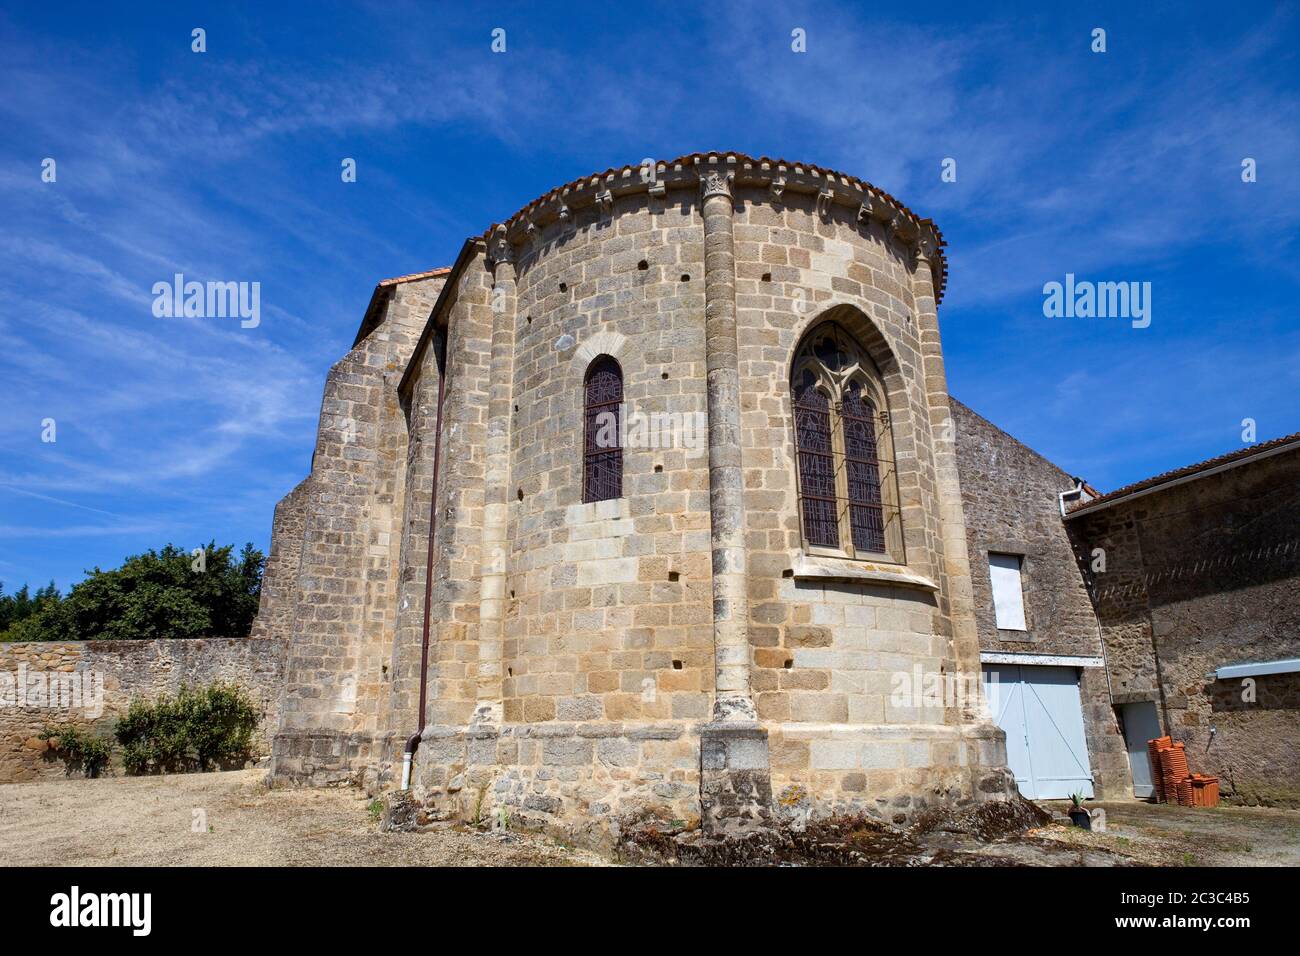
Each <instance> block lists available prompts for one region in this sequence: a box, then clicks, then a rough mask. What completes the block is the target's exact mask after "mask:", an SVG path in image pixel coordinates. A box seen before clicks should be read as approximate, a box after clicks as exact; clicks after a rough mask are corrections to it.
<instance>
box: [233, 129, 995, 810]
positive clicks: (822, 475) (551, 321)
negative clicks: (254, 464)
mask: <svg viewBox="0 0 1300 956" xmlns="http://www.w3.org/2000/svg"><path fill="white" fill-rule="evenodd" d="M942 245H943V243H942V239H941V237H940V235H939V233H938V230H937V229H936V228H935V227H934V225H933V224H932V223H931V222H929V221H928V220H924V219H921V218H919V217H917V216H916V215H915V214H913V213H912V212H911V211H909V210H908V209H907V208H906V207H904V206H903V205H902V204H901V203H899V202H898V201H897V200H895V199H893V198H892V197H890V196H888V195H886V194H885V193H883V192H881V191H879V190H877V189H874V188H873V187H871V186H870V185H868V184H866V183H864V182H862V181H860V180H857V179H855V178H853V177H850V176H846V175H844V174H841V173H837V172H834V171H831V170H825V169H821V168H818V167H814V166H807V165H800V164H794V163H787V162H784V161H779V160H768V159H755V158H750V157H747V156H742V155H738V154H712V153H711V154H696V155H692V156H687V157H683V158H681V159H678V160H674V161H672V162H667V163H657V164H647V165H645V166H642V167H625V168H622V169H618V170H611V171H608V172H606V173H601V174H597V175H594V176H591V177H587V178H584V179H581V180H577V181H575V182H573V183H570V184H568V185H566V186H563V187H560V188H558V189H555V190H552V191H551V192H550V193H548V194H546V195H545V196H543V197H541V198H540V199H538V200H537V201H535V202H533V203H531V204H529V205H528V206H527V207H525V208H524V209H522V210H520V211H519V212H518V213H516V214H515V215H513V216H511V217H510V218H509V219H507V220H505V221H504V222H502V223H501V224H499V225H496V226H493V227H491V228H489V229H488V230H487V231H486V232H485V233H484V235H483V236H482V237H479V238H475V239H471V240H469V241H468V242H466V244H465V246H464V248H463V249H462V251H461V253H460V256H459V258H458V259H457V261H456V263H455V264H454V265H453V266H452V267H451V269H450V270H439V271H436V272H432V273H425V274H421V275H416V276H407V277H403V278H401V279H395V280H390V281H388V282H386V283H383V284H381V286H380V287H379V288H378V289H377V290H376V293H375V297H374V299H373V301H372V303H371V306H370V308H369V310H368V311H367V314H366V317H365V320H364V322H363V324H362V327H361V331H360V333H359V335H358V337H357V341H356V344H355V345H354V348H353V350H352V351H351V352H350V353H349V354H348V355H347V356H346V357H345V358H344V359H343V360H342V361H341V362H340V363H339V364H338V365H336V366H335V367H334V369H332V370H331V372H330V375H329V379H328V382H327V385H326V390H325V398H324V402H323V404H322V411H321V424H320V430H319V434H318V440H317V448H316V453H315V457H314V460H313V463H312V470H311V475H310V476H309V477H308V478H307V479H306V480H305V481H304V482H303V483H302V484H301V485H300V486H299V487H298V488H297V489H295V491H294V492H293V493H292V494H291V495H290V496H289V497H288V498H286V499H285V500H284V501H283V502H281V504H280V506H279V507H278V508H277V509H276V526H275V532H274V541H273V547H272V557H271V561H270V564H269V567H268V571H267V581H266V583H265V585H264V592H263V593H264V601H263V607H262V612H261V613H262V620H261V621H259V624H258V632H259V633H262V634H276V635H279V636H281V637H282V638H283V639H284V641H285V642H286V656H285V683H284V692H283V699H282V702H281V707H280V713H281V726H280V730H279V733H278V734H277V736H276V739H275V746H274V755H273V774H274V776H275V778H276V779H277V780H279V781H281V782H300V783H311V784H320V783H329V782H333V781H341V780H357V779H361V780H369V781H370V782H372V783H375V784H379V785H397V784H398V783H399V782H400V780H399V778H400V774H401V763H402V755H403V751H404V750H406V751H408V752H409V751H411V750H414V774H413V784H414V786H415V788H416V790H417V792H418V793H419V794H420V795H421V796H422V797H423V798H424V799H426V800H427V801H428V802H430V803H431V804H433V805H434V806H435V807H437V808H439V809H443V810H447V811H449V812H459V813H462V814H470V813H480V814H484V813H489V812H492V811H493V809H494V808H495V807H497V806H506V807H509V808H510V809H511V812H512V813H514V814H516V815H524V816H526V817H530V818H533V819H536V820H537V821H539V822H564V823H568V824H581V825H592V826H605V825H607V824H609V823H610V822H613V821H617V820H620V819H624V818H627V817H630V816H634V815H637V814H642V813H646V812H655V813H662V814H667V815H670V816H673V817H679V818H691V817H703V818H704V820H705V822H706V823H709V824H727V825H730V824H733V823H740V824H743V823H744V822H746V821H748V820H752V819H755V818H758V817H763V816H766V815H768V814H770V813H771V812H773V811H775V812H778V813H784V812H789V813H804V812H809V811H813V810H817V811H829V810H834V809H860V810H865V811H867V812H870V813H873V814H876V815H878V816H881V817H883V818H886V819H890V820H896V821H903V820H906V819H908V818H909V817H910V816H912V815H913V814H914V813H915V812H917V811H918V810H919V809H921V808H923V807H925V806H929V805H933V804H936V803H959V802H968V801H972V800H976V799H984V798H1001V797H1004V796H1005V795H1006V794H1007V793H1008V792H1009V789H1010V787H1011V779H1010V775H1009V773H1008V772H1007V771H1006V769H1005V766H1006V760H1005V754H1004V749H1003V743H1002V734H1001V733H1000V732H999V731H998V730H997V728H996V727H995V726H993V724H992V723H991V722H990V721H989V720H988V718H987V716H986V715H985V714H983V713H981V708H980V706H979V703H978V699H977V697H978V695H968V694H967V695H963V694H941V695H937V696H936V695H933V694H926V693H922V694H917V693H916V692H915V691H916V689H917V688H918V687H920V686H922V684H923V683H924V686H927V687H928V686H944V687H960V686H961V685H962V683H963V682H965V683H966V684H968V685H969V684H970V683H972V682H974V683H975V684H977V683H978V680H979V673H980V659H979V641H978V635H977V623H976V611H975V606H974V603H973V601H972V592H971V578H970V569H969V566H968V552H967V538H966V527H965V524H964V521H963V515H962V499H961V491H960V487H959V484H958V475H957V460H956V455H955V451H954V443H953V431H952V428H951V421H950V412H949V404H948V395H947V389H946V384H945V376H944V369H943V358H942V352H941V348H940V341H939V329H938V322H937V317H936V305H937V303H938V300H939V298H940V296H941V294H942V289H943V285H944V281H945V264H944V259H943V253H942ZM609 434H613V435H616V436H617V438H616V439H615V440H613V441H610V440H608V435H609ZM602 435H605V436H606V437H605V438H602ZM431 539H432V543H433V547H432V549H431V548H430V540H431ZM917 675H920V676H921V677H923V678H924V679H925V680H924V682H922V681H917V682H915V683H914V682H913V677H915V676H917ZM416 733H418V734H419V736H418V738H413V737H412V735H413V734H416Z"/></svg>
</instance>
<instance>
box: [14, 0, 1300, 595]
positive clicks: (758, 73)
mask: <svg viewBox="0 0 1300 956" xmlns="http://www.w3.org/2000/svg"><path fill="white" fill-rule="evenodd" d="M1055 6H1056V5H1051V4H1041V3H1036V4H1025V5H1023V6H1006V7H1002V8H1001V10H1000V11H999V12H995V13H990V12H988V10H987V9H985V5H983V4H975V5H970V6H965V5H956V6H948V7H945V6H944V5H942V4H923V5H920V6H917V5H912V8H913V9H914V10H915V11H916V12H917V15H918V17H920V16H923V17H924V19H920V18H916V19H913V18H906V19H901V18H900V17H901V16H902V14H900V13H899V12H898V10H897V8H898V5H896V4H894V5H887V6H886V7H885V9H884V11H882V5H879V4H870V5H867V4H862V5H838V4H791V5H780V4H772V5H766V4H761V3H739V4H735V5H730V4H727V3H721V2H720V3H711V4H705V5H697V4H686V3H682V4H665V5H659V4H655V3H649V2H640V3H637V4H635V5H616V4H610V3H607V2H606V3H600V4H590V5H578V4H575V5H567V6H561V5H559V4H517V5H515V4H509V3H492V4H482V3H475V4H463V5H462V4H453V3H439V4H437V5H433V4H409V5H402V4H395V3H376V4H361V5H340V4H334V3H312V4H311V5H303V7H302V8H301V10H299V11H297V12H293V11H292V8H281V5H278V4H276V5H273V4H247V5H233V4H216V3H212V4H176V3H173V4H165V5H158V6H151V5H147V4H132V5H130V6H129V7H128V6H126V5H122V6H121V7H118V6H112V7H110V5H105V4H93V5H92V4H87V5H68V4H18V3H16V2H12V0H9V2H6V3H4V5H3V7H4V9H3V10H2V11H0V345H2V347H0V409H2V410H0V580H3V581H4V582H5V583H6V585H7V589H12V588H13V587H14V586H15V585H17V584H19V583H21V582H23V581H31V582H33V583H35V584H39V583H44V582H45V581H47V580H50V579H51V578H52V579H54V580H55V581H56V582H57V583H58V584H59V585H60V586H61V587H63V588H65V589H66V588H67V587H68V586H69V585H70V584H72V583H75V582H76V581H77V580H79V579H80V578H81V576H82V574H83V572H84V570H85V569H87V568H90V567H93V566H95V565H99V566H103V567H113V566H116V565H117V564H118V563H120V561H121V560H122V558H123V557H124V556H125V555H127V554H133V553H138V552H140V551H142V550H145V549H147V548H150V547H159V546H161V545H163V544H165V543H167V542H175V543H177V544H178V545H184V546H186V547H193V546H196V545H197V544H199V543H202V542H206V541H207V540H209V539H212V538H215V539H216V540H217V541H218V542H235V543H237V544H242V543H243V542H244V541H253V542H254V543H256V544H257V545H258V546H259V547H262V548H264V549H265V548H266V547H267V545H268V542H269V534H270V525H271V510H272V508H273V506H274V504H275V502H276V501H277V500H278V499H279V498H280V497H281V496H282V495H283V494H284V493H286V492H287V491H288V490H289V489H290V488H292V487H293V485H294V484H296V483H297V481H298V480H299V479H300V478H302V477H303V476H304V475H305V474H306V473H307V470H308V467H309V463H310V458H311V448H312V443H313V440H314V433H315V426H316V417H317V414H318V411H319V405H320V392H321V386H322V383H323V380H324V375H325V372H326V370H327V369H328V367H329V365H330V364H331V363H332V362H334V361H335V360H337V359H338V358H339V357H340V356H341V355H343V353H344V352H345V351H346V349H347V348H348V346H349V345H350V344H351V341H352V337H353V335H354V334H355V332H356V329H357V326H358V323H359V322H360V319H361V315H362V312H363V310H364V308H365V305H366V303H367V301H368V300H369V296H370V293H371V291H372V289H373V288H374V285H375V283H376V281H378V280H379V279H382V278H385V277H388V276H395V275H402V274H404V273H409V272H416V271H421V270H424V269H428V268H431V267H434V266H438V265H444V264H450V263H451V261H452V260H453V258H454V257H455V255H456V253H457V251H458V249H459V247H460V244H461V242H462V241H463V240H464V238H465V237H466V236H468V235H470V234H474V233H479V232H481V231H482V230H483V229H484V228H485V227H486V226H487V225H488V224H489V223H491V222H494V221H497V220H499V219H502V218H504V217H506V216H508V215H509V214H511V213H513V212H514V211H515V210H516V209H517V208H518V207H520V206H522V205H523V204H525V203H527V202H529V201H530V200H532V199H533V198H535V197H536V196H537V195H539V194H541V193H542V192H545V191H546V190H547V189H549V188H551V187H552V186H555V185H559V184H561V183H563V182H566V181H568V180H570V179H573V178H575V177H578V176H581V175H583V174H586V173H590V172H593V171H596V170H603V169H605V168H608V167H610V166H616V165H621V164H624V163H636V162H639V161H640V160H641V159H642V158H643V157H647V156H650V157H656V158H664V159H668V158H672V157H675V156H678V155H681V154H683V153H688V152H693V151H696V150H711V149H717V150H738V151H744V152H749V153H752V154H755V155H760V154H762V155H769V156H781V157H785V158H787V159H794V160H803V161H807V162H812V163H817V164H821V165H825V166H830V167H833V168H837V169H842V170H844V171H846V172H849V173H853V174H855V175H858V176H861V177H863V178H865V179H867V180H869V181H870V182H872V183H874V184H876V185H878V186H880V187H881V188H883V189H885V190H887V191H888V192H890V193H892V194H893V195H895V196H898V197H899V198H900V199H902V200H903V201H904V202H906V203H907V204H908V205H909V206H910V207H911V208H912V209H914V210H916V211H917V212H918V213H920V214H921V215H925V216H931V217H933V218H934V219H935V220H936V221H937V222H938V224H939V226H940V228H941V229H942V230H943V232H944V234H945V237H946V238H947V240H948V243H949V249H948V253H949V266H950V280H949V287H948V297H947V299H946V301H945V303H944V305H943V306H942V307H941V309H940V321H941V324H942V329H943V335H944V346H945V351H946V355H947V363H948V374H949V378H950V385H951V390H952V392H953V394H954V395H955V396H957V397H958V398H960V399H961V400H963V401H964V402H966V403H967V404H968V405H970V406H971V407H973V408H974V409H975V410H976V411H978V412H980V413H981V414H983V415H984V416H986V417H987V418H989V419H991V420H992V421H993V422H995V423H996V424H998V425H1000V426H1001V427H1003V428H1005V429H1007V430H1008V431H1010V432H1011V433H1012V434H1013V435H1015V436H1016V437H1018V438H1020V439H1021V440H1022V441H1024V442H1025V443H1027V444H1028V445H1030V446H1031V447H1033V448H1035V449H1037V450H1038V451H1040V452H1042V453H1043V454H1045V455H1046V456H1047V457H1049V458H1051V459H1052V460H1053V461H1055V462H1057V463H1058V464H1059V465H1061V466H1062V467H1063V468H1065V469H1067V470H1068V471H1071V472H1072V473H1075V474H1080V475H1083V476H1084V477H1086V478H1087V479H1088V480H1089V481H1091V482H1092V483H1093V484H1094V485H1096V486H1097V487H1099V488H1101V489H1102V490H1107V489H1111V488H1114V487H1116V486H1118V485H1121V484H1124V483H1127V482H1129V481H1133V480H1136V479H1138V478H1142V477H1145V476H1147V475H1149V474H1153V473H1156V472H1160V471H1163V470H1167V469H1169V468H1173V467H1177V466H1179V465H1182V464H1186V463H1189V462H1192V461H1196V460H1199V459H1202V458H1206V457H1209V456H1211V455H1214V454H1219V453H1222V452H1225V451H1229V450H1232V449H1234V448H1238V447H1240V446H1241V443H1242V437H1241V421H1242V419H1243V418H1248V417H1249V418H1253V419H1255V420H1256V422H1257V423H1258V433H1257V438H1258V440H1261V441H1263V440H1267V439H1269V438H1273V437H1277V436H1278V435H1282V434H1286V433H1288V432H1293V431H1300V402H1298V401H1297V393H1298V391H1300V362H1298V359H1300V322H1298V321H1297V315H1296V302H1297V299H1298V296H1297V293H1298V292H1300V255H1297V253H1298V252H1300V249H1298V248H1297V245H1298V243H1297V225H1300V184H1298V181H1297V177H1298V176H1300V83H1298V82H1297V80H1298V79H1300V65H1298V64H1297V56H1298V55H1300V54H1298V53H1297V51H1300V29H1298V28H1297V17H1296V15H1295V13H1294V12H1292V11H1288V10H1287V8H1286V6H1285V5H1280V4H1279V5H1274V4H1269V3H1251V2H1247V3H1240V4H1235V5H1232V6H1231V7H1230V8H1226V9H1225V7H1224V6H1223V5H1212V6H1211V5H1207V6H1205V7H1204V8H1201V9H1198V7H1197V5H1196V4H1186V3H1179V4H1152V5H1146V4H1133V3H1125V4H1119V5H1113V6H1105V5H1102V6H1093V7H1091V8H1090V9H1089V10H1088V11H1077V12H1072V11H1066V10H1056V9H1044V8H1045V7H1055ZM195 27H202V28H203V29H205V30H206V31H207V52H206V53H203V54H197V53H193V52H191V49H190V45H191V30H192V29H193V28H195ZM497 27H500V28H503V29H504V30H505V31H506V48H507V49H506V52H505V53H504V54H493V53H492V52H491V50H490V43H491V31H492V30H493V29H494V28H497ZM1094 27H1102V28H1104V29H1105V30H1106V31H1107V37H1106V39H1107V52H1106V53H1104V54H1095V53H1092V52H1091V51H1090V43H1091V31H1092V29H1093V28H1094ZM795 28H802V29H804V30H806V33H807V52H806V53H804V54H796V53H794V52H792V50H791V38H790V37H791V31H792V30H793V29H795ZM46 157H50V158H54V159H55V160H56V163H57V181H56V182H54V183H46V182H42V180H41V163H42V160H43V159H44V158H46ZM344 157H352V158H355V159H356V161H357V182H355V183H343V182H342V181H341V178H340V162H341V161H342V159H343V158H344ZM945 157H952V158H954V159H956V160H957V181H956V182H955V183H945V182H942V181H941V179H940V171H941V163H942V160H943V159H944V158H945ZM1245 157H1251V158H1254V159H1255V160H1256V162H1257V164H1258V181H1257V182H1255V183H1250V184H1247V183H1243V182H1242V181H1241V161H1242V159H1243V158H1245ZM175 272H182V273H184V274H185V275H186V277H187V278H192V279H198V280H200V281H206V280H234V281H249V282H252V281H256V282H260V283H261V324H260V325H259V326H258V327H257V328H255V329H243V328H240V325H239V322H238V320H236V319H183V318H182V319H159V318H155V317H154V316H153V314H152V311H151V306H152V299H153V297H152V294H151V288H152V286H153V284H154V283H155V282H158V281H169V280H170V278H171V276H172V275H173V274H174V273H175ZM1067 272H1072V273H1074V274H1076V275H1077V276H1079V277H1080V278H1087V279H1093V280H1122V281H1140V282H1151V283H1152V300H1153V310H1152V323H1151V326H1150V327H1149V328H1146V329H1134V328H1132V327H1131V325H1130V324H1129V323H1128V322H1127V321H1123V320H1115V319H1111V320H1096V319H1092V320H1088V319H1048V318H1045V317H1044V316H1043V314H1042V302H1043V296H1042V287H1043V284H1044V283H1045V282H1048V281H1053V280H1055V281H1061V280H1062V279H1063V278H1064V275H1065V274H1066V273H1067ZM47 418H53V419H54V420H55V422H56V423H57V441H55V442H53V443H49V442H42V441H41V432H42V425H41V423H42V421H43V420H44V419H47Z"/></svg>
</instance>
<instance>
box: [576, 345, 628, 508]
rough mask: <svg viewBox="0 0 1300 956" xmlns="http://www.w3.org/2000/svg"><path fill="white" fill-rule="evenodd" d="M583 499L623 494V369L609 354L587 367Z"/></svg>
mask: <svg viewBox="0 0 1300 956" xmlns="http://www.w3.org/2000/svg"><path fill="white" fill-rule="evenodd" d="M583 393H584V394H583V460H582V500H583V501H608V500H609V499H610V498H621V497H623V441H622V423H623V409H622V405H623V370H622V369H621V368H619V366H618V363H617V362H615V361H614V360H613V359H612V358H610V357H609V356H608V355H602V356H601V357H600V358H598V359H596V360H595V361H594V362H592V363H591V365H589V366H588V367H587V378H586V382H585V383H584V388H583Z"/></svg>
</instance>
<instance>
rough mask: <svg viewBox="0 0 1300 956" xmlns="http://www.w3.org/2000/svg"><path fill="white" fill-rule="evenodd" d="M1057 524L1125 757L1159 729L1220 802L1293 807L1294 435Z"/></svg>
mask: <svg viewBox="0 0 1300 956" xmlns="http://www.w3.org/2000/svg"><path fill="white" fill-rule="evenodd" d="M1065 523H1066V525H1067V527H1068V529H1069V533H1070V535H1071V537H1072V538H1073V539H1074V541H1075V542H1076V547H1077V549H1078V553H1079V555H1080V557H1081V565H1082V566H1083V568H1084V570H1085V572H1086V574H1087V577H1088V580H1089V585H1090V588H1091V590H1092V595H1093V600H1094V602H1095V604H1096V608H1097V613H1098V615H1099V617H1100V622H1101V628H1102V633H1103V636H1104V638H1105V642H1106V651H1107V661H1108V664H1109V668H1110V675H1111V683H1112V690H1113V702H1114V704H1115V706H1116V708H1117V711H1118V712H1119V714H1120V715H1121V717H1122V718H1123V721H1124V725H1125V734H1126V736H1127V738H1128V741H1129V747H1130V750H1131V751H1136V750H1137V749H1138V748H1139V747H1140V746H1142V745H1143V744H1144V743H1145V740H1146V739H1148V738H1149V736H1152V735H1153V734H1151V733H1150V729H1149V728H1156V729H1158V731H1159V732H1160V733H1161V734H1168V735H1170V736H1172V737H1173V738H1174V740H1175V741H1182V742H1183V743H1185V744H1186V746H1187V760H1188V763H1189V764H1190V766H1191V769H1192V770H1193V771H1195V772H1197V773H1207V774H1213V775H1215V776H1217V777H1219V779H1220V787H1221V789H1222V790H1223V791H1224V792H1225V793H1226V794H1227V795H1228V797H1229V798H1231V799H1233V800H1235V801H1238V802H1244V803H1263V804H1268V805H1274V806H1291V807H1296V806H1300V435H1291V436H1288V437H1286V438H1280V439H1277V440H1275V441H1270V442H1265V443H1262V444H1258V445H1251V446H1249V447H1246V448H1243V449H1241V450H1239V451H1236V452H1233V453H1231V454H1228V455H1223V456H1220V457H1218V458H1213V459H1210V460H1209V461H1205V462H1201V463H1199V464H1196V465H1190V466H1188V467H1186V468H1181V469H1178V470H1177V471H1173V472H1169V473H1168V474H1164V475H1158V476H1156V477H1154V478H1149V479H1147V480H1145V481H1141V482H1138V483H1136V484H1134V485H1129V486H1128V487H1125V488H1121V489H1118V490H1117V491H1114V492H1111V493H1110V494H1108V495H1103V496H1101V497H1098V498H1095V499H1093V500H1091V501H1086V502H1083V503H1080V504H1078V505H1076V506H1075V507H1074V508H1072V509H1071V510H1070V511H1069V512H1068V513H1067V515H1066V521H1065ZM1144 728H1147V729H1144ZM1134 765H1135V768H1136V769H1135V773H1134V784H1135V789H1136V790H1137V791H1138V793H1139V795H1145V793H1146V788H1144V787H1143V784H1144V782H1149V780H1148V781H1144V780H1143V779H1142V772H1143V767H1144V764H1143V761H1142V759H1141V757H1140V755H1138V754H1137V753H1136V752H1135V753H1134Z"/></svg>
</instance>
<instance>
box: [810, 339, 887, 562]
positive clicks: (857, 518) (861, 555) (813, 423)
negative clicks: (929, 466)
mask: <svg viewBox="0 0 1300 956" xmlns="http://www.w3.org/2000/svg"><path fill="white" fill-rule="evenodd" d="M790 390H791V394H792V397H793V400H794V426H795V450H796V453H797V454H796V458H797V461H798V471H799V522H800V527H801V528H802V530H803V540H804V546H805V547H806V548H808V550H809V551H811V552H814V553H820V554H827V555H831V556H835V557H845V558H858V559H870V560H876V561H879V560H886V561H896V562H900V563H901V562H902V561H903V535H902V528H901V525H900V521H899V508H898V490H897V484H896V481H895V475H894V461H893V436H892V434H891V432H890V424H889V406H888V404H887V402H886V399H885V392H884V386H883V384H882V381H881V377H880V373H879V371H878V370H877V369H876V366H875V364H874V363H873V362H872V361H871V359H870V357H869V356H868V355H867V353H866V351H865V350H864V349H863V348H862V347H861V346H860V345H859V344H858V343H857V342H856V341H855V340H854V339H853V337H852V336H850V335H849V334H848V333H847V332H845V331H844V329H843V328H841V327H840V326H839V325H838V324H836V323H834V322H825V323H823V324H822V325H819V326H818V327H817V328H815V329H813V330H812V331H811V332H809V333H808V335H807V336H805V337H804V340H803V341H802V342H801V343H800V345H799V348H798V350H797V352H796V353H795V360H794V366H793V368H792V371H791V377H790Z"/></svg>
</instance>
